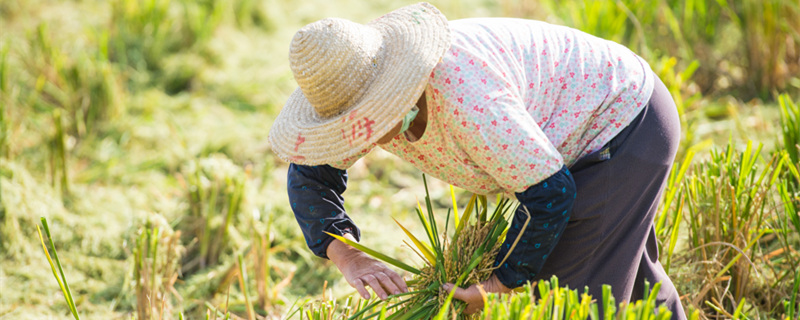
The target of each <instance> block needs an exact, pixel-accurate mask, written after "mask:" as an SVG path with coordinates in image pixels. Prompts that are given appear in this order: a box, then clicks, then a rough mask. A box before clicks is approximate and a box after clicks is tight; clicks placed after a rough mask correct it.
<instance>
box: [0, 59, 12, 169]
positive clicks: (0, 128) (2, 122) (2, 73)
mask: <svg viewBox="0 0 800 320" xmlns="http://www.w3.org/2000/svg"><path fill="white" fill-rule="evenodd" d="M8 50H9V48H8V45H4V46H3V47H2V48H0V157H5V158H8V156H9V152H8V150H9V146H8V143H9V139H8V128H9V125H8V119H7V116H6V105H7V104H8V102H7V101H6V99H7V98H6V96H7V95H9V94H10V92H9V85H8V67H9V64H8Z"/></svg>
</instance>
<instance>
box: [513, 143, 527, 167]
mask: <svg viewBox="0 0 800 320" xmlns="http://www.w3.org/2000/svg"><path fill="white" fill-rule="evenodd" d="M519 144H520V145H521V146H524V145H525V140H520V141H519ZM512 166H513V164H512Z"/></svg>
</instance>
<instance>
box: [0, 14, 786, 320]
mask: <svg viewBox="0 0 800 320" xmlns="http://www.w3.org/2000/svg"><path fill="white" fill-rule="evenodd" d="M411 3H414V2H403V1H389V0H387V1H354V0H336V1H319V0H310V1H288V0H227V1H226V0H196V1H193V0H108V1H101V0H72V1H68V0H61V1H55V0H53V1H48V0H0V319H77V318H80V319H181V318H183V319H206V318H208V319H215V318H216V319H224V318H226V317H229V318H231V319H286V318H291V319H348V318H352V319H367V318H368V317H369V316H374V318H390V319H397V318H401V315H402V312H403V311H402V307H403V305H402V304H399V303H400V302H402V301H404V299H405V297H396V298H393V300H390V301H388V302H387V303H379V302H376V301H375V300H370V301H362V300H360V299H359V298H358V294H356V292H355V290H354V289H353V288H351V287H350V286H349V285H348V284H347V283H346V281H345V280H344V278H343V277H342V276H341V274H340V273H339V271H338V270H337V269H336V267H335V266H334V265H333V264H332V263H330V262H329V261H327V260H323V259H320V258H317V257H316V256H314V255H313V254H312V253H311V251H310V250H309V249H308V248H307V247H306V243H305V240H304V238H303V236H302V233H301V232H300V229H299V227H298V226H297V222H296V221H295V219H294V216H293V214H292V211H291V208H290V206H289V202H288V200H287V195H286V170H287V166H288V164H287V163H284V162H282V161H281V160H279V159H278V158H277V157H275V156H274V155H273V154H272V151H271V150H270V147H269V144H268V142H267V134H268V132H269V128H270V126H271V125H272V122H273V121H274V119H275V117H276V116H277V114H278V112H279V110H280V108H281V107H282V106H283V103H284V101H285V100H286V99H287V97H288V96H289V94H290V93H291V92H292V91H293V90H294V89H295V87H296V84H295V82H294V79H293V77H292V73H291V71H290V69H289V63H288V50H289V49H288V47H289V42H290V40H291V37H292V36H293V34H294V32H295V31H296V30H297V29H299V28H300V27H302V26H303V25H305V24H307V23H310V22H313V21H316V20H318V19H322V18H325V17H330V16H335V17H341V18H347V19H350V20H353V21H356V22H360V23H366V22H368V21H369V20H371V19H374V18H377V17H379V16H380V15H382V14H383V13H385V12H388V11H390V10H392V9H395V8H398V7H401V6H404V5H407V4H411ZM432 3H433V4H434V5H436V6H437V7H438V8H439V9H440V10H441V11H442V12H443V13H444V14H445V15H446V16H447V17H448V19H450V20H455V19H459V18H467V17H485V16H494V17H501V16H507V17H519V18H528V19H537V20H543V21H547V22H551V23H555V24H562V25H567V26H571V27H574V28H578V29H581V30H583V31H586V32H588V33H591V34H594V35H597V36H600V37H603V38H606V39H610V40H613V41H616V42H619V43H622V44H624V45H626V46H628V47H629V48H631V49H632V50H634V51H635V52H637V53H638V54H639V55H641V56H642V57H643V58H645V59H646V60H647V61H648V62H649V63H650V66H651V67H652V68H653V70H654V71H655V72H656V74H658V75H659V76H660V77H661V78H662V80H663V81H664V82H665V84H666V85H667V87H668V88H669V90H670V92H671V93H672V95H673V98H674V99H675V101H676V102H677V106H678V112H679V114H680V115H681V124H682V135H683V136H682V141H681V148H680V150H679V151H678V155H677V157H676V159H675V166H674V169H673V172H672V176H671V178H670V180H669V183H668V186H667V189H666V190H665V192H664V199H663V201H662V207H661V208H660V211H659V215H658V216H657V217H656V229H657V234H658V237H659V245H660V248H659V249H660V253H661V262H662V263H663V265H664V267H665V269H666V270H667V272H668V273H669V275H670V277H671V278H672V279H673V282H674V283H675V285H676V287H677V288H678V291H679V292H680V293H681V295H682V296H681V301H682V303H683V305H684V308H685V309H686V311H687V312H688V313H689V314H690V315H691V316H692V317H695V318H697V319H729V318H739V319H746V318H749V319H768V318H775V319H798V317H800V316H798V314H800V302H799V301H800V296H799V295H800V294H799V293H800V288H799V285H798V284H799V283H800V267H798V266H800V252H798V251H800V107H798V102H800V4H798V3H797V1H795V0H747V1H734V0H719V1H710V0H654V1H642V0H597V1H588V0H586V1H580V0H562V1H555V0H541V1H532V0H531V1H528V0H498V1H477V0H443V1H432ZM348 172H349V174H350V179H349V184H348V189H347V192H345V194H344V197H345V198H346V199H347V201H346V208H347V210H348V212H349V214H350V215H351V216H352V217H353V218H354V220H355V222H356V223H357V224H358V225H359V227H360V228H361V230H362V240H361V244H362V245H364V246H366V247H368V248H370V249H371V250H375V251H377V252H380V253H382V254H385V255H386V256H388V257H390V258H391V259H395V260H397V261H401V262H403V263H405V264H407V265H408V266H410V267H411V269H415V270H417V271H420V272H423V271H425V270H427V269H423V267H425V266H426V265H431V264H432V261H435V260H436V257H435V256H434V255H436V254H440V253H441V252H439V251H436V250H441V251H442V252H444V247H443V246H442V247H437V243H439V244H442V243H443V242H440V241H444V242H447V241H451V240H452V241H455V240H456V239H457V237H458V235H459V232H467V231H464V230H465V229H463V228H467V229H469V227H468V226H469V224H470V223H474V224H475V226H478V225H479V224H480V223H489V222H487V221H488V220H491V217H492V215H491V213H492V212H494V211H492V210H495V209H494V208H495V207H496V206H497V205H498V204H501V203H499V201H498V199H499V198H498V199H496V198H495V196H494V195H489V196H488V197H486V198H480V197H472V194H470V193H468V192H466V191H463V190H459V189H453V190H452V193H451V188H450V187H449V186H448V185H447V184H446V183H443V182H441V181H438V180H435V179H431V178H430V177H427V187H426V185H425V184H424V183H423V177H422V173H421V172H420V171H418V170H417V169H415V168H414V167H413V166H411V165H410V164H408V163H405V162H403V161H401V160H400V159H398V158H396V157H394V156H392V155H390V154H388V153H386V152H383V151H379V150H377V151H376V152H372V153H371V154H370V155H369V156H367V157H366V158H365V159H362V160H360V161H359V162H358V163H356V165H355V166H354V167H353V168H351V169H349V171H348ZM426 192H427V193H426ZM426 194H427V195H429V198H428V199H430V202H429V203H426ZM418 201H419V203H420V204H421V205H420V206H418ZM428 204H429V205H430V206H428ZM509 205H510V204H509ZM481 208H482V209H481ZM454 209H456V210H454ZM481 210H483V211H481ZM429 211H432V212H433V213H432V214H429ZM456 212H458V213H456ZM482 212H483V213H482ZM486 212H489V218H488V219H487V217H486ZM470 215H472V220H471V221H470V222H465V223H463V224H462V225H467V227H464V226H461V227H459V223H458V222H459V221H465V219H467V217H469V216H470ZM482 215H483V218H484V220H483V222H478V221H480V220H479V219H480V217H481V216H482ZM393 219H395V220H397V223H395V221H394V220H393ZM399 225H402V227H400V226H399ZM403 228H405V229H407V230H404V229H403ZM492 230H494V229H492ZM495 231H496V233H497V234H495V233H492V232H495ZM500 231H502V230H494V231H492V232H489V233H490V235H494V236H498V235H499V234H500V233H502V232H500ZM409 234H412V235H414V236H415V237H416V239H412V237H409V236H408V235H409ZM445 239H448V240H445ZM417 242H420V243H422V242H424V243H429V244H428V245H425V244H418V243H417ZM426 246H427V248H428V249H429V250H430V251H429V252H424V251H425V250H427V249H423V248H424V247H426ZM483 249H485V250H487V251H491V246H490V247H487V248H483ZM483 249H482V250H483ZM427 254H431V256H427ZM441 254H443V253H441ZM468 262H471V260H469V261H468ZM475 263H476V265H477V264H478V262H475ZM467 264H469V263H467ZM392 268H394V267H392ZM394 269H395V270H397V271H398V272H401V273H402V274H403V275H404V276H405V277H406V279H412V278H414V274H413V272H411V271H409V269H402V268H394ZM459 270H461V269H459ZM458 272H461V271H458ZM459 275H460V273H454V279H455V278H458V276H459ZM465 277H466V276H465ZM465 279H466V278H465ZM657 287H658V285H656V284H651V288H656V289H657ZM437 290H438V289H437ZM521 291H522V292H520V293H518V294H516V295H511V296H502V297H496V296H490V297H489V298H488V301H489V303H488V304H487V306H486V310H485V312H484V313H482V314H480V315H476V316H474V317H473V318H476V319H519V318H522V317H525V318H533V319H561V318H570V317H571V318H580V319H586V318H596V317H597V316H598V313H597V312H598V311H597V310H598V309H597V307H598V306H602V308H601V310H603V312H609V311H611V312H612V314H615V315H616V316H617V317H619V318H622V317H625V318H626V319H645V318H646V315H647V314H649V315H650V316H651V317H652V316H653V311H654V310H657V309H658V306H656V305H654V302H653V301H652V299H649V300H648V299H645V300H643V301H638V302H631V304H619V301H614V300H611V298H610V297H588V296H584V295H582V294H583V288H561V287H559V286H558V282H557V279H553V280H551V281H550V282H542V283H536V284H532V286H530V287H526V288H524V289H523V290H521ZM534 291H536V292H539V293H540V296H542V297H549V298H547V299H545V298H543V299H542V300H538V301H535V303H534V300H536V298H535V295H534V294H533V292H534ZM427 294H431V295H432V296H435V297H438V296H439V295H440V293H439V292H438V291H436V292H434V291H429V292H427ZM437 299H439V300H441V302H442V303H446V304H445V305H443V307H442V310H444V311H442V312H441V314H442V315H444V318H448V319H449V318H451V317H452V316H453V310H457V308H458V304H457V303H452V301H450V300H449V299H448V298H447V297H446V295H442V296H441V297H439V298H437ZM437 301H438V300H437ZM425 310H427V311H424V312H420V313H418V314H417V315H415V316H414V317H412V316H409V317H408V318H410V319H423V318H430V317H432V316H433V315H436V314H438V313H439V310H440V309H439V306H438V305H437V306H436V307H435V308H433V307H431V309H425ZM432 310H435V312H434V311H432ZM406 311H407V310H406ZM425 312H428V313H425ZM613 312H615V313H613ZM612 314H608V317H607V318H609V317H611V315H612ZM664 316H665V315H664V314H663V313H662V314H660V315H659V317H660V318H659V319H661V318H664ZM415 317H416V318H415Z"/></svg>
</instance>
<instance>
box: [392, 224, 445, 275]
mask: <svg viewBox="0 0 800 320" xmlns="http://www.w3.org/2000/svg"><path fill="white" fill-rule="evenodd" d="M392 220H394V222H395V223H397V225H398V226H400V229H403V232H405V233H406V235H407V236H408V237H409V238H410V239H411V241H412V242H414V245H416V246H417V249H419V251H420V252H422V255H424V256H425V259H428V263H430V264H431V265H435V264H436V257H434V256H433V252H431V250H430V249H429V248H428V246H426V245H425V244H424V243H422V242H420V241H419V239H417V237H415V236H414V235H413V234H412V233H411V231H408V229H406V227H404V226H403V225H402V224H400V222H398V221H397V219H395V218H392Z"/></svg>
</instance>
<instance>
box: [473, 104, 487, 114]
mask: <svg viewBox="0 0 800 320" xmlns="http://www.w3.org/2000/svg"><path fill="white" fill-rule="evenodd" d="M472 110H475V111H478V112H479V113H483V110H484V109H483V108H478V105H475V106H474V107H472Z"/></svg>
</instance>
